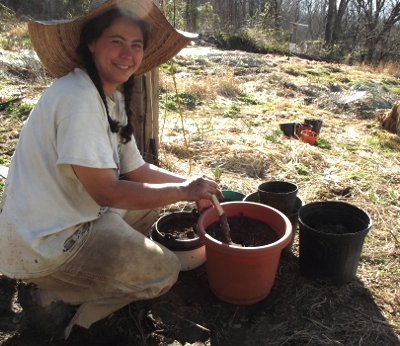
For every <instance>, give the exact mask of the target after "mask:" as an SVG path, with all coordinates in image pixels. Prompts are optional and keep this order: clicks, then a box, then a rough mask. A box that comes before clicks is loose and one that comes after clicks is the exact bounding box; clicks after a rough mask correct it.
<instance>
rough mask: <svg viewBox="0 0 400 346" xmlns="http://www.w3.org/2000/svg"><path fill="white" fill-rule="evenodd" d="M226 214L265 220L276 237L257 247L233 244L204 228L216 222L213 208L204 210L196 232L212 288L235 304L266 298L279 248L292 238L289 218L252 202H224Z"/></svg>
mask: <svg viewBox="0 0 400 346" xmlns="http://www.w3.org/2000/svg"><path fill="white" fill-rule="evenodd" d="M222 207H223V209H224V211H225V213H226V215H227V216H228V221H229V217H233V216H244V217H248V218H251V219H255V220H260V221H262V222H265V223H266V224H267V225H268V226H270V227H271V228H272V229H274V230H275V232H276V233H277V235H278V237H279V240H277V241H276V242H274V243H271V244H268V245H265V246H258V247H236V246H231V245H228V244H224V243H222V242H220V241H218V240H216V239H215V238H213V237H211V236H210V235H209V234H208V233H207V232H206V231H205V230H206V229H207V227H208V226H210V225H212V224H213V223H214V222H219V217H218V214H217V212H216V210H215V208H209V209H207V210H206V211H205V212H203V213H202V214H201V215H200V217H199V220H198V227H197V233H198V235H199V236H200V238H201V239H202V241H203V243H204V244H205V245H206V256H207V263H206V265H207V277H208V282H209V285H210V288H211V290H212V292H213V293H214V294H215V295H216V296H217V297H218V298H220V299H221V300H223V301H225V302H228V303H231V304H238V305H248V304H254V303H257V302H259V301H261V300H263V299H264V298H266V297H267V296H268V294H269V292H270V291H271V288H272V286H273V285H274V282H275V276H276V271H277V269H278V264H279V259H280V255H281V251H282V249H283V248H284V247H285V246H286V245H287V244H288V243H289V242H290V240H291V238H292V225H291V223H290V221H289V219H288V218H287V217H286V216H285V215H284V214H282V213H281V212H279V211H278V210H276V209H274V208H271V207H269V206H267V205H263V204H259V203H252V202H227V203H224V204H223V205H222Z"/></svg>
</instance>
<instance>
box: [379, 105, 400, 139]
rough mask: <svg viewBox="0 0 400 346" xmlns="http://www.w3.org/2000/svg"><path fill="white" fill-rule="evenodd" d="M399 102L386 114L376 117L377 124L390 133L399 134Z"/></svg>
mask: <svg viewBox="0 0 400 346" xmlns="http://www.w3.org/2000/svg"><path fill="white" fill-rule="evenodd" d="M399 112H400V102H399V101H397V102H395V104H394V105H393V107H392V109H391V110H390V111H388V112H386V113H383V114H381V115H379V116H378V122H379V123H380V124H381V126H382V128H383V129H384V130H386V131H389V132H391V133H397V134H398V133H400V117H399Z"/></svg>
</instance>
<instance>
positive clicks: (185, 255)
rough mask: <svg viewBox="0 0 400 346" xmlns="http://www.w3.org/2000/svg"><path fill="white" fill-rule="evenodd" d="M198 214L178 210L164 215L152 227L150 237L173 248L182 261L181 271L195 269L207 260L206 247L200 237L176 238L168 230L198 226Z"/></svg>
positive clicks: (170, 248)
mask: <svg viewBox="0 0 400 346" xmlns="http://www.w3.org/2000/svg"><path fill="white" fill-rule="evenodd" d="M198 217H199V216H198V214H194V213H188V212H177V213H171V214H168V215H164V216H162V217H161V218H159V219H158V220H157V221H156V222H155V223H154V224H153V226H152V227H151V229H150V232H149V238H150V239H152V240H154V241H156V242H158V243H160V244H162V245H164V246H165V247H166V248H168V249H169V250H171V251H172V252H173V253H174V254H175V255H176V256H177V257H178V258H179V261H180V262H181V271H186V270H191V269H195V268H197V267H199V266H201V265H202V264H203V263H204V262H205V261H206V249H205V245H204V244H203V242H202V240H201V238H200V237H198V236H197V234H196V237H195V238H193V239H175V238H174V237H173V236H172V234H170V233H168V232H167V231H168V230H170V229H171V228H182V227H187V228H190V227H193V228H194V229H196V228H197V226H196V224H197V220H198Z"/></svg>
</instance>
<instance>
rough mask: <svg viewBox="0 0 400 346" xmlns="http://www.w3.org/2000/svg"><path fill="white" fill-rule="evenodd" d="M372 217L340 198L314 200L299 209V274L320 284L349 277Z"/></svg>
mask: <svg viewBox="0 0 400 346" xmlns="http://www.w3.org/2000/svg"><path fill="white" fill-rule="evenodd" d="M371 226H372V221H371V219H370V217H369V216H368V214H367V213H366V212H364V211H363V210H361V209H359V208H357V207H355V206H353V205H351V204H349V203H344V202H334V201H326V202H314V203H309V204H306V205H304V206H303V207H301V208H300V210H299V239H300V242H299V245H300V247H299V250H300V256H299V263H300V274H301V275H303V276H305V277H308V278H311V279H314V280H315V281H317V282H320V283H324V284H333V285H340V284H344V283H347V282H349V281H351V280H352V279H353V278H354V277H355V276H356V272H357V267H358V263H359V260H360V255H361V252H362V247H363V243H364V238H365V236H366V235H367V233H368V232H369V230H370V228H371Z"/></svg>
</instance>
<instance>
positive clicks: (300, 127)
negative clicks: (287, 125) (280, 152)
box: [295, 124, 313, 139]
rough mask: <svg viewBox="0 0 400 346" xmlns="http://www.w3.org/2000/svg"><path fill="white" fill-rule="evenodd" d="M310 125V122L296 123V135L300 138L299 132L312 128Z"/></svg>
mask: <svg viewBox="0 0 400 346" xmlns="http://www.w3.org/2000/svg"><path fill="white" fill-rule="evenodd" d="M312 129H313V128H312V125H310V124H296V129H295V131H296V136H297V138H299V139H301V132H302V131H304V130H312Z"/></svg>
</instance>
